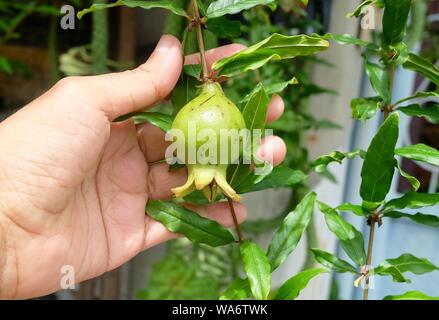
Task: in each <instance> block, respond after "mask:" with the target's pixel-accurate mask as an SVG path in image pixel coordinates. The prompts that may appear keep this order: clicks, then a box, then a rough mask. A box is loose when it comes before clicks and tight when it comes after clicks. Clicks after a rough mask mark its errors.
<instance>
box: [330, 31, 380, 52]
mask: <svg viewBox="0 0 439 320" xmlns="http://www.w3.org/2000/svg"><path fill="white" fill-rule="evenodd" d="M333 39H334V40H335V41H336V42H337V43H339V44H342V45H346V44H353V45H357V46H361V47H364V48H367V49H369V50H373V51H378V50H379V49H380V47H379V46H377V45H376V44H374V43H372V42H367V41H364V40H361V39H359V38H357V37H354V36H352V35H350V34H336V35H333Z"/></svg>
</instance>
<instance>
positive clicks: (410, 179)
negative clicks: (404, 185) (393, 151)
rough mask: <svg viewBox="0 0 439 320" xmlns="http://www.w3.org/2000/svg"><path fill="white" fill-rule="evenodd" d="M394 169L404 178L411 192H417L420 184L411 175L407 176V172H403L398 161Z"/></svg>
mask: <svg viewBox="0 0 439 320" xmlns="http://www.w3.org/2000/svg"><path fill="white" fill-rule="evenodd" d="M396 168H397V169H398V171H399V174H400V175H401V176H402V177H404V178H405V179H406V180H407V181H408V182H409V183H410V185H411V186H412V191H415V192H416V191H418V189H419V187H420V186H421V183H420V182H419V180H418V179H416V178H415V177H413V176H412V175H411V174H409V173H408V172H405V171H404V170H403V169H402V168H401V166H400V164H399V162H398V161H396Z"/></svg>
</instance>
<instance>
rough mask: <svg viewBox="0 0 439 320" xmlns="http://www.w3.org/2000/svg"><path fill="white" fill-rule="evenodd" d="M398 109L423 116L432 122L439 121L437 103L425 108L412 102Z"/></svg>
mask: <svg viewBox="0 0 439 320" xmlns="http://www.w3.org/2000/svg"><path fill="white" fill-rule="evenodd" d="M397 110H398V111H401V112H402V113H404V114H406V115H408V116H411V117H413V116H414V117H423V118H425V119H427V121H429V122H431V123H434V124H438V123H439V105H437V104H435V105H431V106H428V107H425V108H424V107H421V106H420V105H419V104H411V105H408V106H405V107H399V108H398V109H397Z"/></svg>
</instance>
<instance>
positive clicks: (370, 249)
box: [363, 63, 395, 300]
mask: <svg viewBox="0 0 439 320" xmlns="http://www.w3.org/2000/svg"><path fill="white" fill-rule="evenodd" d="M389 81H390V83H389V87H390V100H392V95H393V84H394V82H395V64H393V63H391V64H390V65H389ZM390 112H392V101H390V103H389V104H388V105H387V106H386V108H385V109H384V120H385V119H387V118H388V116H389V114H390ZM369 222H370V230H369V241H368V245H367V258H366V265H367V266H371V264H372V253H373V239H374V236H375V227H376V223H377V217H376V213H373V214H372V216H371V217H370V218H369ZM368 299H369V277H366V286H365V288H364V292H363V300H368Z"/></svg>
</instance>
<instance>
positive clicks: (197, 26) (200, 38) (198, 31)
mask: <svg viewBox="0 0 439 320" xmlns="http://www.w3.org/2000/svg"><path fill="white" fill-rule="evenodd" d="M192 7H193V10H194V20H193V22H192V23H194V24H195V30H196V35H197V42H198V50H199V51H200V60H201V66H202V68H203V82H204V81H207V80H208V79H209V69H208V67H207V60H206V49H205V47H204V39H203V30H202V26H201V25H202V22H201V17H200V11H199V9H198V4H197V1H196V0H192Z"/></svg>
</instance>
